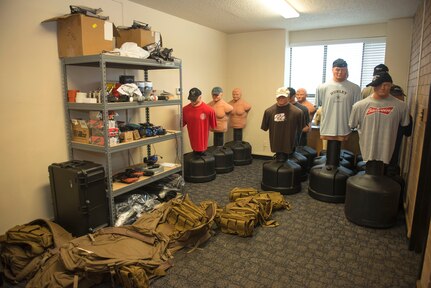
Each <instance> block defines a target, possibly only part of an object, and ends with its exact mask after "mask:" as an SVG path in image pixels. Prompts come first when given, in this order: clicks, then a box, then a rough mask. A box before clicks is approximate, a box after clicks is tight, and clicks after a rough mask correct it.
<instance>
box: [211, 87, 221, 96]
mask: <svg viewBox="0 0 431 288" xmlns="http://www.w3.org/2000/svg"><path fill="white" fill-rule="evenodd" d="M220 93H223V89H221V87H214V88H213V90H212V91H211V95H218V94H220Z"/></svg>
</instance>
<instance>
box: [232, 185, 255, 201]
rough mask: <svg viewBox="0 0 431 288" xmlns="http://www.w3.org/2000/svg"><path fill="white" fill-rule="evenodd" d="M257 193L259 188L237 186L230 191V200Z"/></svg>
mask: <svg viewBox="0 0 431 288" xmlns="http://www.w3.org/2000/svg"><path fill="white" fill-rule="evenodd" d="M256 194H257V190H256V189H254V188H252V187H244V188H242V187H235V188H233V189H232V190H231V191H230V193H229V201H230V202H233V201H235V200H236V199H238V198H243V197H248V196H253V195H256Z"/></svg>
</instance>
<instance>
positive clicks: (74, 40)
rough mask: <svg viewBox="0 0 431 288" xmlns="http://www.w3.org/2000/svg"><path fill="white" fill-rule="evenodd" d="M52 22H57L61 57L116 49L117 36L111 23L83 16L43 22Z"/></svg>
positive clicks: (63, 17)
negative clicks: (115, 38) (115, 39)
mask: <svg viewBox="0 0 431 288" xmlns="http://www.w3.org/2000/svg"><path fill="white" fill-rule="evenodd" d="M50 21H57V44H58V56H59V57H73V56H83V55H93V54H100V53H102V52H103V51H111V50H113V49H114V36H115V35H116V34H115V33H114V32H115V27H114V25H113V23H111V22H108V21H105V20H102V19H99V18H94V17H88V16H84V15H82V14H68V15H64V16H60V17H55V18H51V19H47V20H45V21H43V22H50ZM43 22H42V23H43Z"/></svg>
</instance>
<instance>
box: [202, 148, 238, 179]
mask: <svg viewBox="0 0 431 288" xmlns="http://www.w3.org/2000/svg"><path fill="white" fill-rule="evenodd" d="M207 153H208V154H211V155H213V156H214V160H215V166H214V169H215V171H216V173H217V174H223V173H229V172H232V171H233V169H234V156H233V151H232V149H230V148H228V147H224V146H211V147H208V150H207Z"/></svg>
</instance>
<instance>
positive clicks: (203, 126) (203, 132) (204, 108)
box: [183, 88, 217, 152]
mask: <svg viewBox="0 0 431 288" xmlns="http://www.w3.org/2000/svg"><path fill="white" fill-rule="evenodd" d="M187 99H189V100H190V104H188V105H186V106H185V107H183V126H186V125H187V131H188V132H189V139H190V144H191V146H192V149H193V151H195V152H204V151H205V150H207V147H208V134H209V130H210V128H212V129H214V128H216V127H217V123H216V117H215V112H214V110H213V109H212V108H211V107H210V106H208V105H207V104H205V103H204V102H203V101H202V92H201V91H200V90H199V89H198V88H192V89H190V91H189V97H188V98H187Z"/></svg>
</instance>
